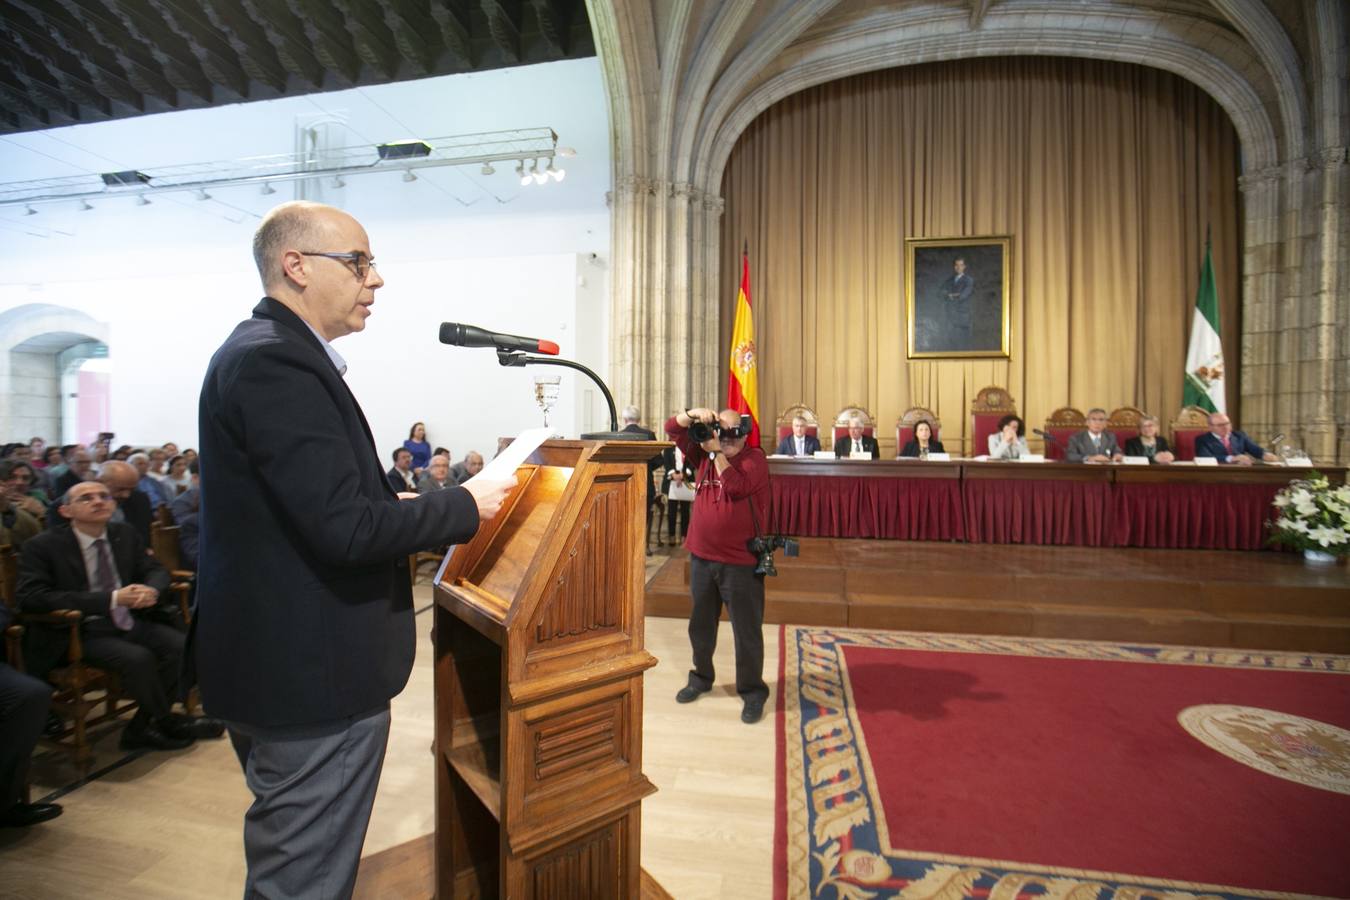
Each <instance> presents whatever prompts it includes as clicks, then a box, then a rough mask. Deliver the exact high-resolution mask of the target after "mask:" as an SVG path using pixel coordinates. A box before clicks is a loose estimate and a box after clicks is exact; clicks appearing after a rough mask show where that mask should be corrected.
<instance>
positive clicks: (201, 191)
mask: <svg viewBox="0 0 1350 900" xmlns="http://www.w3.org/2000/svg"><path fill="white" fill-rule="evenodd" d="M197 199H198V200H210V199H211V195H210V194H208V193H207V192H206V189H205V188H197Z"/></svg>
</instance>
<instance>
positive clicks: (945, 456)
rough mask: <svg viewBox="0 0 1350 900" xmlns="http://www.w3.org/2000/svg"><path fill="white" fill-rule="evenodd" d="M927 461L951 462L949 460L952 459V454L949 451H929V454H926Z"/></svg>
mask: <svg viewBox="0 0 1350 900" xmlns="http://www.w3.org/2000/svg"><path fill="white" fill-rule="evenodd" d="M928 461H929V462H951V461H952V455H951V454H950V453H930V454H928Z"/></svg>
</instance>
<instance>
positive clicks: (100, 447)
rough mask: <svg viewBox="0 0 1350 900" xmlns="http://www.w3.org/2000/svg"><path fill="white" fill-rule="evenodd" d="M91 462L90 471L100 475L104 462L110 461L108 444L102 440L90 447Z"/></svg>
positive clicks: (96, 475)
mask: <svg viewBox="0 0 1350 900" xmlns="http://www.w3.org/2000/svg"><path fill="white" fill-rule="evenodd" d="M89 456H90V460H91V461H90V464H89V471H91V472H93V473H94V476H95V477H98V473H99V472H102V471H103V464H104V463H105V462H107V461H108V445H107V444H105V443H104V442H102V441H99V442H97V443H95V444H94V446H92V447H90V448H89Z"/></svg>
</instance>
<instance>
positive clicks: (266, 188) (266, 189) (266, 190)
mask: <svg viewBox="0 0 1350 900" xmlns="http://www.w3.org/2000/svg"><path fill="white" fill-rule="evenodd" d="M276 192H277V189H276V188H274V187H272V185H271V184H269V183H268V182H266V181H264V182H263V185H262V189H261V190H259V191H258V193H260V194H262V195H263V196H264V197H266V196H267V195H268V194H275V193H276Z"/></svg>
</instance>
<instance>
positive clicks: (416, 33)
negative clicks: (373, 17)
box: [378, 0, 436, 75]
mask: <svg viewBox="0 0 1350 900" xmlns="http://www.w3.org/2000/svg"><path fill="white" fill-rule="evenodd" d="M378 3H379V7H380V12H381V13H382V15H383V16H384V25H385V27H386V28H388V29H389V34H390V35H391V36H392V37H393V41H394V47H395V49H397V50H398V53H399V55H400V56H402V57H403V58H404V59H405V60H407V61H408V64H409V65H410V66H411V67H412V69H413V71H415V72H416V73H418V74H419V75H430V74H431V72H432V65H433V64H434V63H435V62H436V54H435V53H433V52H432V50H431V47H430V46H429V45H428V44H427V39H426V37H424V36H423V35H422V33H421V31H420V30H419V28H418V25H419V24H420V25H422V26H425V24H426V18H425V12H426V7H425V6H423V7H422V8H421V9H419V8H418V6H417V4H416V3H414V2H412V0H378Z"/></svg>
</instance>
